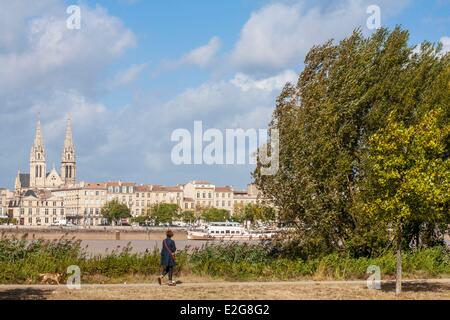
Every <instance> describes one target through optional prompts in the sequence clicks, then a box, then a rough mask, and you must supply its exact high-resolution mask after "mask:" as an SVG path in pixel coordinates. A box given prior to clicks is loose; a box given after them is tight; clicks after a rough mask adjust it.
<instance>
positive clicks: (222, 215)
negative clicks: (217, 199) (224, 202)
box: [201, 208, 231, 222]
mask: <svg viewBox="0 0 450 320" xmlns="http://www.w3.org/2000/svg"><path fill="white" fill-rule="evenodd" d="M201 218H202V219H203V220H205V221H207V222H220V221H228V220H230V218H231V216H230V212H229V211H228V210H225V209H217V208H207V209H204V210H203V211H202V214H201Z"/></svg>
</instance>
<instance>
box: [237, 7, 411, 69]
mask: <svg viewBox="0 0 450 320" xmlns="http://www.w3.org/2000/svg"><path fill="white" fill-rule="evenodd" d="M405 3H406V2H405V1H396V2H395V4H391V3H389V2H387V1H381V3H378V5H380V7H381V15H382V22H383V19H385V18H386V17H387V16H388V15H389V14H390V13H391V12H394V11H397V10H398V9H399V8H401V7H402V6H404V4H405ZM369 4H370V1H366V0H344V1H339V2H332V4H331V5H328V6H326V5H325V6H322V7H320V6H319V5H317V6H316V7H307V6H306V2H304V1H288V2H287V3H273V4H269V5H267V6H265V7H263V8H262V9H260V10H258V11H256V12H253V13H252V14H251V17H250V19H249V20H248V21H247V22H246V24H245V25H244V27H243V28H242V30H241V34H240V38H239V40H238V41H237V43H236V45H235V47H234V49H233V51H232V53H231V62H232V63H233V64H234V66H235V67H236V68H237V69H238V70H243V71H247V72H261V71H273V70H283V69H286V68H292V67H293V66H297V65H299V64H301V63H302V62H303V59H304V57H305V55H306V53H307V51H308V50H309V49H310V48H311V47H312V46H314V45H317V44H320V43H323V42H325V41H327V40H329V39H342V38H343V37H345V36H348V35H349V33H350V32H351V31H352V30H353V29H354V28H356V27H359V26H361V27H364V26H365V25H366V19H367V18H368V14H367V13H366V9H367V6H368V5H369ZM363 31H366V32H368V30H364V28H363Z"/></svg>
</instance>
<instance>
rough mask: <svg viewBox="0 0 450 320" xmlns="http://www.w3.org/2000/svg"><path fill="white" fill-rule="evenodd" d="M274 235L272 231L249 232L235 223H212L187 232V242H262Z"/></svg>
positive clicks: (274, 232)
mask: <svg viewBox="0 0 450 320" xmlns="http://www.w3.org/2000/svg"><path fill="white" fill-rule="evenodd" d="M275 234H276V231H274V230H260V231H253V230H252V231H249V230H247V229H245V228H244V227H243V226H242V225H241V224H240V223H237V222H212V223H210V224H208V225H207V226H206V227H205V228H203V229H192V230H188V235H187V238H188V240H262V239H269V238H271V237H273V236H274V235H275Z"/></svg>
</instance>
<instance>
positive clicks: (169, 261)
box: [158, 230, 177, 286]
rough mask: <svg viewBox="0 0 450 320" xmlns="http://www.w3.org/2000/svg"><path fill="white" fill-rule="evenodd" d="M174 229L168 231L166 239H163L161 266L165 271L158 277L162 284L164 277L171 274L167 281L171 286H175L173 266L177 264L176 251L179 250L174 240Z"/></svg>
mask: <svg viewBox="0 0 450 320" xmlns="http://www.w3.org/2000/svg"><path fill="white" fill-rule="evenodd" d="M172 237H173V231H172V230H167V231H166V239H164V240H163V243H162V249H161V266H162V268H163V271H162V273H161V275H160V276H159V277H158V283H159V284H160V285H161V284H162V279H163V278H164V277H165V276H166V275H169V282H168V283H167V284H168V285H169V286H175V285H176V283H175V281H173V280H172V276H173V268H174V267H175V265H176V262H175V251H177V247H176V246H175V241H173V240H172Z"/></svg>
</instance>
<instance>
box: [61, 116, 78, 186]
mask: <svg viewBox="0 0 450 320" xmlns="http://www.w3.org/2000/svg"><path fill="white" fill-rule="evenodd" d="M61 178H62V180H63V182H64V184H66V185H74V184H75V181H76V160H75V146H74V143H73V136H72V124H71V119H70V117H69V118H68V119H67V127H66V138H65V140H64V148H63V151H62V154H61Z"/></svg>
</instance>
